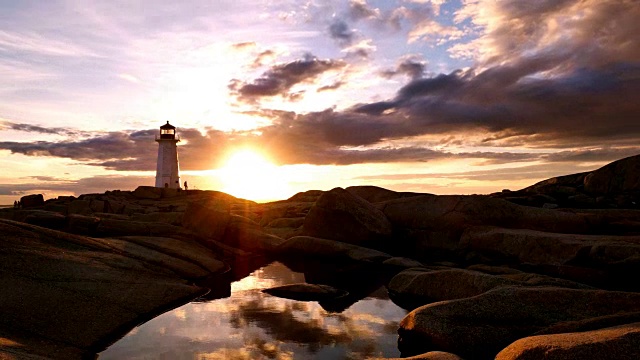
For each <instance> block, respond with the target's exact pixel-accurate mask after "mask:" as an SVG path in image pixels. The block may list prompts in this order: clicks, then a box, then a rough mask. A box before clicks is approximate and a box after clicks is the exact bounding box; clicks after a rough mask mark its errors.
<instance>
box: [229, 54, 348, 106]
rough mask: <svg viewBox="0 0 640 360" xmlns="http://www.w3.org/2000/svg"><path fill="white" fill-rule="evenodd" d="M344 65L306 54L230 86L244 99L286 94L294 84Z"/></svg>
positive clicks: (312, 78) (336, 61)
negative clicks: (246, 80) (255, 77)
mask: <svg viewBox="0 0 640 360" xmlns="http://www.w3.org/2000/svg"><path fill="white" fill-rule="evenodd" d="M344 65H345V64H344V62H342V61H340V60H331V59H327V60H322V59H318V58H316V57H315V56H312V55H307V56H305V57H304V58H303V59H300V60H295V61H292V62H289V63H285V64H278V65H275V66H273V67H271V69H269V70H268V71H267V72H265V73H264V74H263V75H262V77H260V78H258V79H256V80H254V81H253V82H250V83H241V82H239V81H235V82H234V83H232V84H231V85H230V88H231V89H232V90H234V91H235V92H237V94H238V95H239V96H240V97H241V98H244V99H255V98H260V97H265V96H276V95H282V96H287V95H288V92H289V90H290V89H291V87H293V86H294V85H296V84H299V83H303V82H313V81H314V80H315V78H316V77H317V76H318V75H320V74H322V73H325V72H327V71H330V70H335V69H338V68H341V67H343V66H344Z"/></svg>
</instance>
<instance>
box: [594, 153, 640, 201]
mask: <svg viewBox="0 0 640 360" xmlns="http://www.w3.org/2000/svg"><path fill="white" fill-rule="evenodd" d="M584 190H585V191H587V192H589V193H592V194H611V193H620V192H627V191H640V155H636V156H630V157H628V158H624V159H621V160H618V161H615V162H612V163H610V164H608V165H605V166H603V167H601V168H600V169H598V170H595V171H593V172H591V173H590V174H589V175H587V176H586V177H585V178H584Z"/></svg>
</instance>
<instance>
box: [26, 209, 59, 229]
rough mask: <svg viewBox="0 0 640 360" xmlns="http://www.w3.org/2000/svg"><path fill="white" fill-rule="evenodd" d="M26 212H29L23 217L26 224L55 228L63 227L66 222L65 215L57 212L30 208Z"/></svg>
mask: <svg viewBox="0 0 640 360" xmlns="http://www.w3.org/2000/svg"><path fill="white" fill-rule="evenodd" d="M27 212H29V213H30V214H28V215H27V216H26V217H25V218H24V222H26V223H27V224H33V225H38V226H42V227H46V228H48V229H56V230H61V229H63V228H64V227H65V226H66V224H67V217H66V216H64V215H62V214H60V213H57V212H51V211H43V210H32V211H27Z"/></svg>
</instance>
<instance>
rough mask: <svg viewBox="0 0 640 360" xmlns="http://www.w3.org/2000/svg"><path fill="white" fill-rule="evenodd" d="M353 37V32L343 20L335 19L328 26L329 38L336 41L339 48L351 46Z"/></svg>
mask: <svg viewBox="0 0 640 360" xmlns="http://www.w3.org/2000/svg"><path fill="white" fill-rule="evenodd" d="M355 35H356V34H355V31H354V30H353V29H351V28H350V27H349V24H347V23H346V22H345V21H344V20H341V19H335V20H334V21H333V22H332V23H331V25H329V36H331V38H332V39H334V40H336V41H337V42H338V44H340V46H348V45H351V44H352V43H353V39H354V37H355Z"/></svg>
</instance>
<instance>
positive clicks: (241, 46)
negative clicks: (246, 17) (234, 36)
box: [231, 41, 256, 50]
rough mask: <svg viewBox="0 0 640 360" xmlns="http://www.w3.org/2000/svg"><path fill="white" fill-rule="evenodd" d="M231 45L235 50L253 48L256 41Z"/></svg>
mask: <svg viewBox="0 0 640 360" xmlns="http://www.w3.org/2000/svg"><path fill="white" fill-rule="evenodd" d="M231 47H232V48H234V49H236V50H246V49H253V48H255V47H256V42H255V41H245V42H239V43H235V44H232V45H231Z"/></svg>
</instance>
